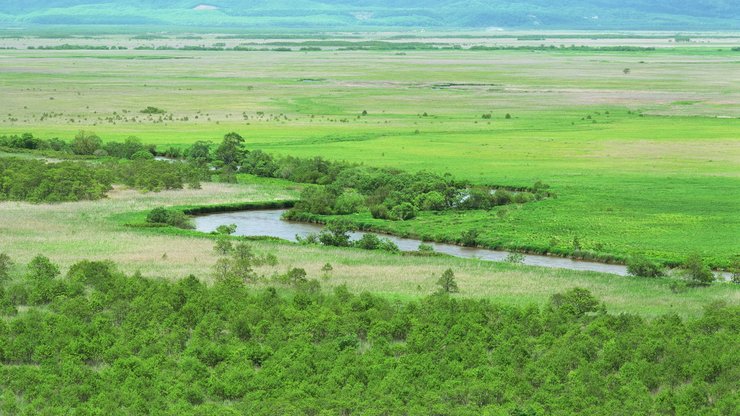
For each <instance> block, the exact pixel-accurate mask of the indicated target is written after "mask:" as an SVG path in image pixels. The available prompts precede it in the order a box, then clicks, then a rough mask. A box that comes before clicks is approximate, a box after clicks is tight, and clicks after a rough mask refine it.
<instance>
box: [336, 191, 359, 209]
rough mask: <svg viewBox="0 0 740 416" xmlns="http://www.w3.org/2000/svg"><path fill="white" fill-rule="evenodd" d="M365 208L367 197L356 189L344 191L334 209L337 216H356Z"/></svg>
mask: <svg viewBox="0 0 740 416" xmlns="http://www.w3.org/2000/svg"><path fill="white" fill-rule="evenodd" d="M364 206H365V197H364V196H362V195H360V193H359V192H357V191H356V190H354V189H349V190H346V191H344V192H343V193H342V194H341V195H339V197H337V200H336V202H335V203H334V208H335V211H336V212H337V214H341V215H346V214H354V213H355V212H359V211H361V210H362V209H363V208H364Z"/></svg>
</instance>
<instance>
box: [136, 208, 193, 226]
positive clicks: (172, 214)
mask: <svg viewBox="0 0 740 416" xmlns="http://www.w3.org/2000/svg"><path fill="white" fill-rule="evenodd" d="M146 222H147V223H149V224H159V225H171V226H173V227H177V228H184V229H189V228H194V227H193V224H192V222H191V221H190V218H189V217H188V216H187V215H185V213H183V212H182V211H178V210H174V209H167V208H161V207H160V208H154V209H153V210H151V211H149V213H148V214H147V215H146Z"/></svg>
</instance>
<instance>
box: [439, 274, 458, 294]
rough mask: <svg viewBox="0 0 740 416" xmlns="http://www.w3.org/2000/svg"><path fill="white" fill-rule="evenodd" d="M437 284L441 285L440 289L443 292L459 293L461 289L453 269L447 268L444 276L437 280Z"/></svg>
mask: <svg viewBox="0 0 740 416" xmlns="http://www.w3.org/2000/svg"><path fill="white" fill-rule="evenodd" d="M437 285H438V286H439V291H440V292H441V293H448V294H449V293H457V292H459V291H460V289H459V288H458V287H457V282H456V281H455V273H453V271H452V269H447V270H445V271H444V273H442V276H440V277H439V280H437Z"/></svg>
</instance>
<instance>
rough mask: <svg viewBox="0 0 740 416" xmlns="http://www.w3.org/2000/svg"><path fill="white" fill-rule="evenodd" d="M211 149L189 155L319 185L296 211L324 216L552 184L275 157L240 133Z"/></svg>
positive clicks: (541, 193)
mask: <svg viewBox="0 0 740 416" xmlns="http://www.w3.org/2000/svg"><path fill="white" fill-rule="evenodd" d="M211 147H212V146H211V144H210V143H209V142H202V141H201V142H196V143H195V144H193V145H192V146H191V147H190V148H189V149H187V150H186V151H185V156H186V157H187V158H188V159H189V160H191V161H192V162H193V163H196V164H197V165H199V166H208V165H210V164H213V165H215V166H216V168H217V169H219V171H220V172H222V175H223V176H225V177H228V176H229V175H233V173H235V172H244V173H249V174H253V175H257V176H263V177H271V178H282V179H287V180H290V181H293V182H300V183H307V184H313V185H317V186H309V187H306V188H305V190H304V191H303V192H302V194H301V201H300V203H298V204H297V205H296V207H295V210H297V211H301V212H308V213H312V214H319V215H329V214H339V215H345V214H352V213H356V212H361V211H369V212H370V213H371V214H372V215H373V217H375V218H383V219H392V220H408V219H412V218H414V217H415V216H416V214H417V212H418V211H442V210H448V209H490V208H492V207H494V206H498V205H506V204H511V203H526V202H529V201H532V200H536V199H542V198H545V197H547V196H549V195H550V193H549V191H548V188H549V187H548V186H547V185H544V184H542V183H537V184H535V185H534V186H533V187H531V188H530V189H527V190H521V191H518V192H514V191H509V190H506V189H493V188H491V187H483V186H472V185H471V184H470V183H469V182H467V181H461V180H456V179H454V178H453V177H452V176H451V175H449V174H445V175H437V174H434V173H431V172H417V173H409V172H404V171H401V170H397V169H383V168H374V167H368V166H364V165H358V164H351V163H347V162H331V161H328V160H325V159H323V158H321V157H314V158H307V159H303V158H296V157H290V156H288V157H283V158H275V157H273V156H271V155H269V154H267V153H265V152H263V151H261V150H254V151H248V150H247V149H246V147H245V145H244V138H243V137H241V136H240V135H239V134H237V133H229V134H227V135H226V136H224V139H223V141H222V142H221V144H220V145H218V146H217V147H216V149H215V151H214V152H211Z"/></svg>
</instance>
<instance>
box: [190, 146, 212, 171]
mask: <svg viewBox="0 0 740 416" xmlns="http://www.w3.org/2000/svg"><path fill="white" fill-rule="evenodd" d="M185 154H186V157H187V159H188V160H189V161H191V162H192V163H193V164H195V165H196V166H198V167H205V166H207V165H208V163H210V162H211V142H206V141H202V140H199V141H197V142H195V143H193V144H192V145H191V146H190V147H189V148H188V149H187V150H186V151H185Z"/></svg>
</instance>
